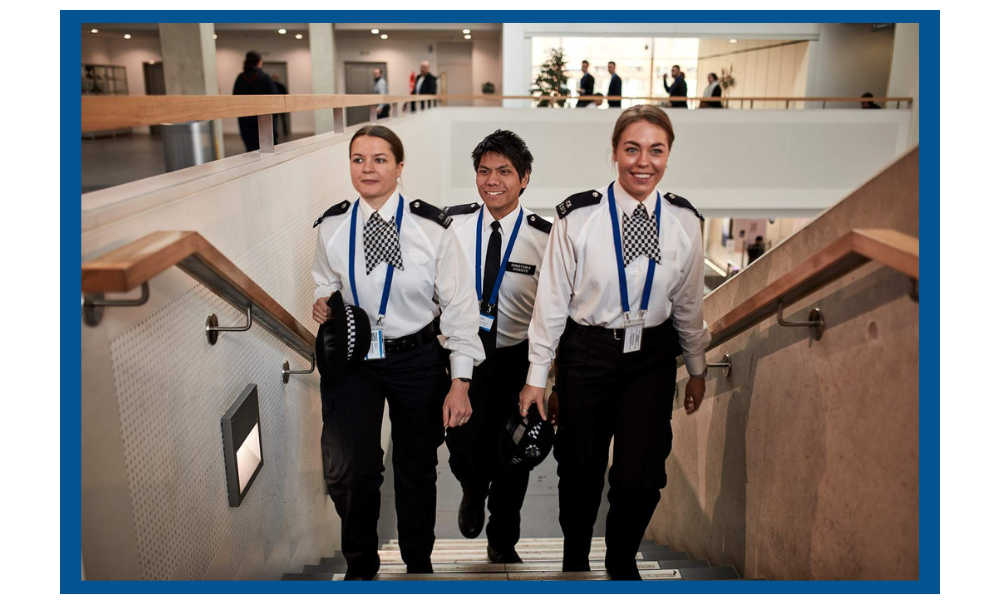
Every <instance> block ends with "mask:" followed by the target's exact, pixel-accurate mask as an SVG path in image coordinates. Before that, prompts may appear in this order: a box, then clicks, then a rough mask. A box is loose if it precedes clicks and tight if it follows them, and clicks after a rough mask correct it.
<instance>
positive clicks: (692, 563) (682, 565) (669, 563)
mask: <svg viewBox="0 0 1000 600" xmlns="http://www.w3.org/2000/svg"><path fill="white" fill-rule="evenodd" d="M644 562H645V561H644ZM657 564H659V566H660V568H661V569H697V568H701V567H711V566H712V565H711V564H710V563H709V562H708V561H707V560H690V559H689V560H660V561H657Z"/></svg>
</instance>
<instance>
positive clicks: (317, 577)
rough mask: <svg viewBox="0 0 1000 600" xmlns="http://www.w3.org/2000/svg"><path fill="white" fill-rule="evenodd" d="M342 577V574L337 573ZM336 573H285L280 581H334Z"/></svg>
mask: <svg viewBox="0 0 1000 600" xmlns="http://www.w3.org/2000/svg"><path fill="white" fill-rule="evenodd" d="M339 576H340V578H341V579H343V578H344V575H343V574H342V573H341V574H339ZM337 577H338V574H336V573H285V574H284V575H282V576H281V581H336V578H337Z"/></svg>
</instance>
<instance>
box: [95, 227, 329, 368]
mask: <svg viewBox="0 0 1000 600" xmlns="http://www.w3.org/2000/svg"><path fill="white" fill-rule="evenodd" d="M173 266H177V267H179V268H180V269H181V270H183V271H184V272H186V273H187V274H188V275H190V276H192V277H194V278H195V279H196V280H198V281H200V282H201V283H202V284H204V285H205V286H206V287H207V288H209V289H210V290H212V291H213V292H215V293H216V294H218V295H219V296H220V297H222V298H223V299H224V300H226V301H227V302H229V303H230V304H232V305H233V306H234V307H235V308H237V309H239V310H240V311H241V312H244V313H246V312H249V313H250V314H251V315H252V321H251V324H260V326H261V327H263V328H264V329H266V330H268V331H269V332H271V333H272V334H274V335H275V336H276V337H277V338H278V339H280V340H281V341H282V342H284V343H285V344H287V345H288V347H290V348H291V349H292V350H294V351H295V352H297V353H299V354H301V355H302V356H303V357H305V358H306V359H308V360H313V355H314V353H315V347H316V337H315V336H314V335H313V334H312V333H311V332H310V331H309V330H308V329H306V327H305V326H304V325H303V324H302V323H300V322H298V321H297V320H296V319H295V317H293V316H292V315H291V314H289V313H288V311H287V310H285V309H284V307H282V306H281V305H280V304H278V302H277V301H276V300H275V299H274V298H272V297H271V296H270V295H269V294H268V293H267V292H265V291H264V290H263V289H261V287H260V286H259V285H257V284H256V283H255V282H254V281H253V280H252V279H250V277H248V276H247V274H246V273H244V272H243V271H242V270H240V269H239V267H237V266H236V265H235V264H233V262H232V261H230V260H229V259H228V258H226V257H225V256H224V255H223V254H222V253H221V252H219V251H218V250H217V249H216V248H215V246H213V245H212V244H210V243H208V241H206V240H205V238H203V237H201V235H199V234H198V233H195V232H193V231H160V232H156V233H151V234H149V235H147V236H145V237H143V238H141V239H138V240H136V241H134V242H132V243H130V244H126V245H125V246H122V247H121V248H118V249H116V250H112V251H111V252H109V253H107V254H105V255H103V256H101V257H100V258H96V259H94V260H91V261H88V262H86V263H84V264H83V268H82V277H81V280H82V286H83V292H84V294H107V293H115V292H120V293H124V292H129V291H131V290H134V289H136V288H137V287H140V286H142V285H144V284H147V282H148V281H149V280H150V279H152V278H154V277H156V276H157V275H159V274H161V273H163V272H164V271H166V270H167V269H169V268H171V267H173ZM285 371H286V372H287V367H286V368H285Z"/></svg>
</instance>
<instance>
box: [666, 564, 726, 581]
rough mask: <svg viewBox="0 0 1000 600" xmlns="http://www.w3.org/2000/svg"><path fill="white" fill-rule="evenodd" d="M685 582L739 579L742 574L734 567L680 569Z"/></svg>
mask: <svg viewBox="0 0 1000 600" xmlns="http://www.w3.org/2000/svg"><path fill="white" fill-rule="evenodd" d="M680 573H681V577H682V578H683V579H684V581H714V580H721V579H739V578H740V574H739V573H737V572H736V569H734V568H733V567H701V568H697V569H680Z"/></svg>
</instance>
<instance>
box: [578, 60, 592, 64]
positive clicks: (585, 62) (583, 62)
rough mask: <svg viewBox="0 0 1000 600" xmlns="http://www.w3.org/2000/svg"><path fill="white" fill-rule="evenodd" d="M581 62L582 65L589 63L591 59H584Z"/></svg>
mask: <svg viewBox="0 0 1000 600" xmlns="http://www.w3.org/2000/svg"><path fill="white" fill-rule="evenodd" d="M580 64H581V65H589V64H590V61H589V60H585V61H582V62H581V63H580Z"/></svg>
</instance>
